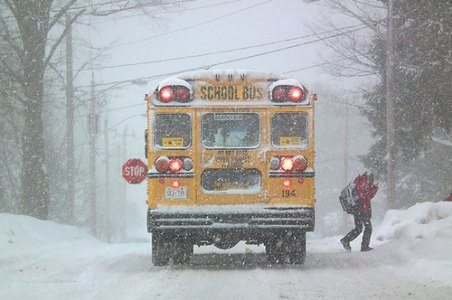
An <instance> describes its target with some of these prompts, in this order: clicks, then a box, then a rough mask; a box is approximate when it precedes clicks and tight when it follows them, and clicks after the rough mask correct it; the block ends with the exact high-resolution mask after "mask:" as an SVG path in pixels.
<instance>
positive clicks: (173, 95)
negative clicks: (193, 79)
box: [158, 85, 190, 103]
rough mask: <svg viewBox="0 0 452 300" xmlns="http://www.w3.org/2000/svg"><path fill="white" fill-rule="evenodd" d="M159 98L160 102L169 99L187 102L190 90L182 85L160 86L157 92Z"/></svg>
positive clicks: (168, 100)
mask: <svg viewBox="0 0 452 300" xmlns="http://www.w3.org/2000/svg"><path fill="white" fill-rule="evenodd" d="M158 95H159V99H160V101H162V102H165V103H168V102H170V101H176V102H188V101H190V90H189V89H188V88H187V87H185V86H182V85H168V86H164V87H162V88H161V89H160V90H159V92H158Z"/></svg>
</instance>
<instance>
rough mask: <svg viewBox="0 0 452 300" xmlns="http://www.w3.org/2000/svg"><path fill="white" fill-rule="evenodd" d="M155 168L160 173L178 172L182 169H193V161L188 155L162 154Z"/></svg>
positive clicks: (156, 161)
mask: <svg viewBox="0 0 452 300" xmlns="http://www.w3.org/2000/svg"><path fill="white" fill-rule="evenodd" d="M155 168H156V169H157V171H159V172H160V173H166V172H170V173H178V172H180V171H181V170H184V171H191V170H192V169H193V161H192V160H191V159H190V158H188V157H172V158H168V157H167V156H160V157H159V158H157V159H156V160H155Z"/></svg>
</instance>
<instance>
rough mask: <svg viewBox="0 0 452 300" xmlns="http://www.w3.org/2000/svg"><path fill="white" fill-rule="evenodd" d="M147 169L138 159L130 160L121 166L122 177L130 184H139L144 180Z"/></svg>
mask: <svg viewBox="0 0 452 300" xmlns="http://www.w3.org/2000/svg"><path fill="white" fill-rule="evenodd" d="M147 171H148V167H147V166H146V164H145V163H144V162H142V161H141V160H140V159H138V158H132V159H129V160H128V161H126V162H125V163H124V164H123V165H122V177H124V179H125V180H126V181H127V182H128V183H131V184H139V183H141V182H142V181H143V180H144V179H145V178H146V173H147Z"/></svg>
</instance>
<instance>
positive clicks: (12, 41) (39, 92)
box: [0, 0, 165, 219]
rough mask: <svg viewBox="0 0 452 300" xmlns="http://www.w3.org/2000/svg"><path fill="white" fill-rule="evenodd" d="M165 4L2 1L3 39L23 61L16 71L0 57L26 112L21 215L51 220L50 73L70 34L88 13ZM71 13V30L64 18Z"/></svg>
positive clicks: (153, 0)
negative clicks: (47, 89)
mask: <svg viewBox="0 0 452 300" xmlns="http://www.w3.org/2000/svg"><path fill="white" fill-rule="evenodd" d="M163 3H165V1H156V0H148V1H146V0H143V1H142V0H135V1H113V0H109V1H108V0H103V1H89V0H87V1H81V0H66V1H64V2H63V1H61V2H60V1H58V2H57V1H53V0H30V1H15V0H0V7H1V8H2V12H1V13H0V25H1V26H0V39H1V40H2V42H3V44H4V45H5V46H7V47H8V48H9V49H10V50H11V52H12V54H13V55H14V57H15V58H16V60H17V62H18V67H17V68H12V67H11V65H10V63H9V61H8V60H7V58H8V56H6V55H2V56H0V63H1V64H2V66H3V68H2V69H1V71H2V73H3V74H6V75H7V76H8V77H9V78H12V79H13V80H14V81H15V82H16V83H17V85H18V89H19V90H20V93H18V94H17V95H21V96H20V97H16V98H15V100H14V101H16V102H17V103H20V106H21V108H22V113H21V114H22V118H23V128H22V132H21V138H20V144H19V145H21V152H22V154H23V155H22V161H21V164H20V168H21V171H20V177H21V178H20V184H21V193H20V196H21V201H20V202H21V205H20V212H21V213H23V214H27V215H31V216H34V217H37V218H41V219H46V218H47V217H48V210H49V168H48V163H49V158H48V157H47V155H46V149H45V131H44V122H43V119H45V118H46V111H44V106H43V104H44V102H45V97H46V96H45V93H44V90H45V82H44V81H45V73H46V70H47V69H48V68H49V67H50V66H51V63H52V59H53V57H54V54H55V52H56V50H57V49H58V47H59V46H60V44H61V42H62V41H63V40H64V37H65V35H66V33H67V31H68V28H70V26H71V25H72V24H73V23H74V22H75V21H76V20H77V19H78V18H79V17H80V16H81V15H82V14H84V13H89V14H91V15H109V14H113V13H117V12H121V11H125V10H130V9H143V10H146V8H147V7H152V6H156V5H161V4H163ZM67 12H70V15H71V17H70V19H69V20H68V22H67V26H65V27H63V26H61V24H62V18H63V17H64V16H65V14H66V13H67ZM50 37H52V38H50Z"/></svg>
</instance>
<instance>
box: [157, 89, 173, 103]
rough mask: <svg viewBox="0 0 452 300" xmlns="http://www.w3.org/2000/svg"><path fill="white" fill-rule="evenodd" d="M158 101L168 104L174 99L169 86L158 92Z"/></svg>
mask: <svg viewBox="0 0 452 300" xmlns="http://www.w3.org/2000/svg"><path fill="white" fill-rule="evenodd" d="M159 96H160V100H162V101H163V102H170V101H171V100H172V99H173V97H174V92H173V89H172V88H171V87H169V86H165V87H163V88H162V89H161V90H160V92H159Z"/></svg>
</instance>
